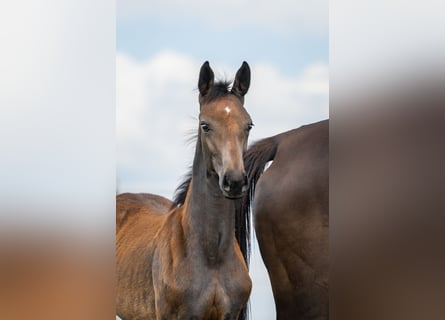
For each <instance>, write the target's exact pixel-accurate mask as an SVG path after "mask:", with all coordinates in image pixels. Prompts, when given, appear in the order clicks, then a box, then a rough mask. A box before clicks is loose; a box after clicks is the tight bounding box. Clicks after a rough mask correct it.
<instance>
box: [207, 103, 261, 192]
mask: <svg viewBox="0 0 445 320" xmlns="http://www.w3.org/2000/svg"><path fill="white" fill-rule="evenodd" d="M199 123H200V130H201V143H202V146H203V150H204V154H205V158H206V164H207V171H208V172H211V173H216V174H217V175H218V177H219V186H220V188H221V191H222V193H223V194H224V196H226V197H228V198H238V197H241V196H242V195H243V194H244V193H245V191H246V190H247V177H246V173H245V171H244V161H243V154H244V151H245V150H246V148H247V138H248V136H249V131H250V129H251V128H252V120H251V119H250V116H249V114H248V113H247V111H246V110H245V109H244V107H243V106H242V104H241V101H240V99H239V98H237V97H236V96H234V95H228V96H226V97H224V98H220V99H217V100H215V101H213V102H211V103H209V104H206V105H204V106H202V107H201V113H200V115H199Z"/></svg>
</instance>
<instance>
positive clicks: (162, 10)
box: [117, 0, 328, 35]
mask: <svg viewBox="0 0 445 320" xmlns="http://www.w3.org/2000/svg"><path fill="white" fill-rule="evenodd" d="M117 14H118V18H122V19H126V18H128V17H137V16H152V17H153V16H156V17H159V18H161V19H163V20H167V21H172V22H175V21H178V20H182V21H184V20H189V21H197V20H198V21H204V22H206V23H209V24H210V25H212V26H214V27H216V28H224V29H225V30H227V29H233V30H235V29H238V28H239V27H251V28H261V29H263V30H268V31H275V32H279V33H291V34H294V33H295V32H297V31H298V32H299V33H303V34H318V35H319V34H327V32H328V1H327V0H315V1H302V0H295V1H292V0H276V1H273V2H270V1H264V0H263V1H253V0H243V1H240V0H225V1H216V2H215V1H205V0H188V1H183V0H169V1H162V0H153V1H143V0H118V2H117Z"/></svg>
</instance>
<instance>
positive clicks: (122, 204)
mask: <svg viewBox="0 0 445 320" xmlns="http://www.w3.org/2000/svg"><path fill="white" fill-rule="evenodd" d="M172 205H173V202H172V201H170V200H168V199H167V198H164V197H161V196H158V195H156V194H151V193H122V194H120V195H118V196H116V227H117V228H118V229H119V228H120V227H121V225H122V224H123V222H124V221H125V220H126V219H127V218H128V217H130V216H134V215H137V214H144V213H147V212H148V213H149V214H165V213H167V212H168V211H169V210H170V209H171V207H172Z"/></svg>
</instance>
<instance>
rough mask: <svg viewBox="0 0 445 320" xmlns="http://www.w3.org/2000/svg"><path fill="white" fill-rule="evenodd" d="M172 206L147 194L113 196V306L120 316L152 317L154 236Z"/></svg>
mask: <svg viewBox="0 0 445 320" xmlns="http://www.w3.org/2000/svg"><path fill="white" fill-rule="evenodd" d="M172 205H173V203H172V202H171V201H170V200H168V199H166V198H164V197H161V196H158V195H154V194H148V193H140V194H132V193H124V194H121V195H118V196H117V197H116V228H117V230H116V269H117V270H116V271H117V290H118V294H117V301H116V308H117V313H118V315H119V316H120V317H121V318H123V319H139V318H141V319H142V318H148V319H154V318H155V314H154V308H153V306H154V300H153V299H154V296H153V295H152V294H151V291H152V289H151V288H150V285H151V283H152V275H151V261H152V257H153V251H154V243H153V239H154V238H155V236H156V234H157V233H158V231H159V230H160V228H161V226H162V223H163V221H164V220H165V217H166V216H167V215H166V214H167V213H168V212H169V211H170V208H171V207H172ZM141 257H144V258H143V259H141ZM134 279H138V281H135V280H134ZM136 315H137V317H136Z"/></svg>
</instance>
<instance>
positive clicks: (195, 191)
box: [116, 62, 252, 320]
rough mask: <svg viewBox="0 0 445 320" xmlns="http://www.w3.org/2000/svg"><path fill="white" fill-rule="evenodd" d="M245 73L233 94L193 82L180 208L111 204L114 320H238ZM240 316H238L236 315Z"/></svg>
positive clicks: (138, 201) (245, 69)
mask: <svg viewBox="0 0 445 320" xmlns="http://www.w3.org/2000/svg"><path fill="white" fill-rule="evenodd" d="M249 85H250V68H249V66H248V64H247V63H246V62H243V64H242V66H241V68H240V69H239V70H238V71H237V73H236V76H235V80H234V83H233V86H232V88H231V89H229V83H222V82H218V83H214V73H213V71H212V69H211V68H210V66H209V63H208V62H205V63H204V64H203V65H202V67H201V70H200V74H199V83H198V88H199V103H200V114H199V131H198V138H197V144H196V150H195V157H194V160H193V167H192V174H191V180H190V181H188V183H186V185H187V191H186V193H185V195H184V199H183V201H182V203H181V204H180V205H178V206H174V205H173V209H172V210H171V211H169V207H170V208H171V207H172V202H170V201H169V200H167V199H165V198H162V197H159V196H155V195H149V194H145V195H134V194H133V195H132V194H123V195H120V196H118V197H117V213H116V214H117V219H118V221H117V235H116V254H117V278H118V279H117V313H118V315H119V316H120V317H121V318H122V319H158V320H159V319H168V320H170V319H233V320H236V319H238V316H239V315H240V312H241V310H242V309H243V307H244V306H245V305H246V303H247V300H248V297H249V294H250V290H251V286H252V283H251V280H250V277H249V275H248V270H247V267H246V263H245V260H244V258H243V254H242V253H241V250H240V248H239V245H238V242H237V241H236V238H235V203H234V200H233V199H236V198H240V197H241V196H243V195H244V194H245V192H246V190H247V177H246V174H245V171H244V163H243V153H244V151H245V150H246V146H247V138H248V135H249V130H250V128H251V127H252V120H251V119H250V116H249V114H248V113H247V112H246V110H245V109H244V107H243V104H244V95H245V94H246V93H247V91H248V89H249ZM243 314H244V313H243Z"/></svg>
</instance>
